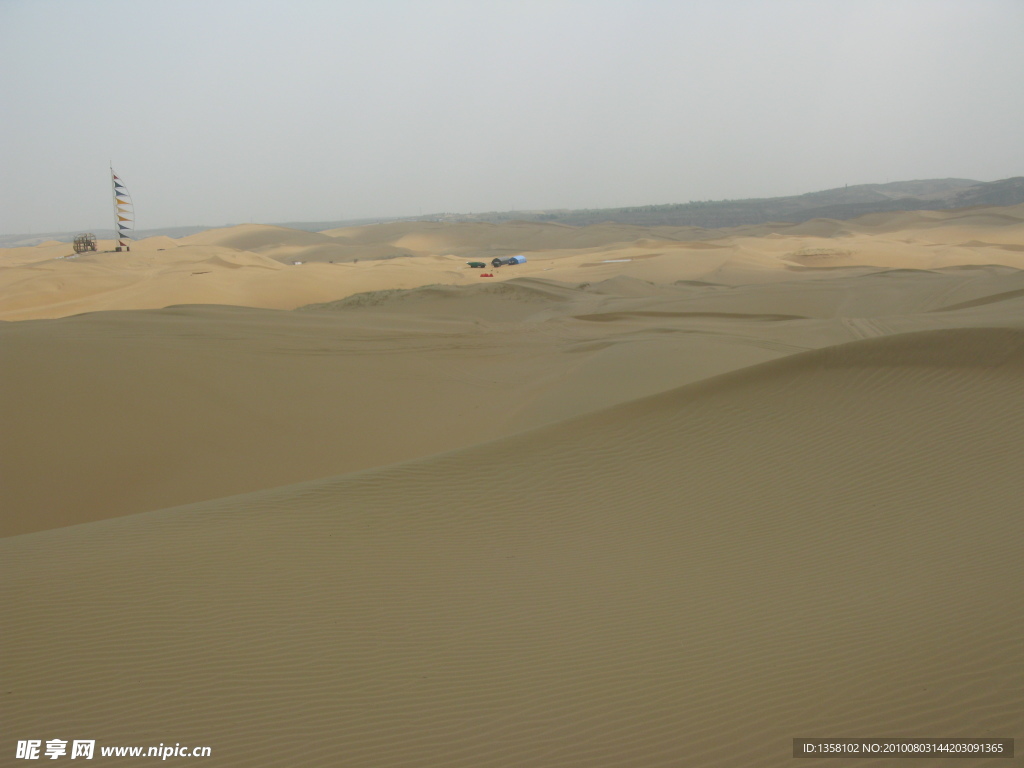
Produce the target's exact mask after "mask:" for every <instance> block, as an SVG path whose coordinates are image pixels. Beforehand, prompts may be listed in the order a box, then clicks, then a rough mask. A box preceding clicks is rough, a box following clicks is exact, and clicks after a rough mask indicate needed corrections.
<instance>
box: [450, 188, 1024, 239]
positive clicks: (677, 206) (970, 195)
mask: <svg viewBox="0 0 1024 768" xmlns="http://www.w3.org/2000/svg"><path fill="white" fill-rule="evenodd" d="M1022 202H1024V177H1020V176H1018V177H1015V178H1010V179H1003V180H1001V181H991V182H981V181H972V180H970V179H927V180H922V181H896V182H892V183H889V184H859V185H856V186H852V187H838V188H836V189H827V190H824V191H821V192H808V193H807V194H804V195H795V196H792V197H769V198H754V199H748V200H708V201H691V202H689V203H674V204H668V205H644V206H636V207H630V208H597V209H590V210H565V211H529V212H524V211H508V212H501V213H490V214H478V215H469V216H467V215H446V216H444V217H443V220H444V221H494V222H499V221H508V220H512V219H518V220H526V221H547V222H554V223H559V224H571V225H576V226H584V225H587V224H600V223H603V222H614V223H616V224H635V225H643V226H661V225H665V226H677V227H678V226H691V227H702V228H707V229H713V228H721V227H737V226H743V225H748V224H764V223H766V222H770V221H788V222H801V221H808V220H809V219H817V218H826V219H841V220H845V219H854V218H856V217H858V216H863V215H864V214H866V213H875V212H878V211H921V210H946V209H950V208H965V207H969V206H975V205H1016V204H1017V203H1022Z"/></svg>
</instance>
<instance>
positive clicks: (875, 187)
mask: <svg viewBox="0 0 1024 768" xmlns="http://www.w3.org/2000/svg"><path fill="white" fill-rule="evenodd" d="M1018 203H1024V176H1017V177H1014V178H1010V179H1003V180H1001V181H989V182H982V181H972V180H970V179H926V180H922V181H894V182H891V183H889V184H859V185H856V186H853V187H837V188H836V189H826V190H824V191H822V192H808V193H807V194H805V195H794V196H791V197H764V198H753V199H748V200H703V201H700V200H691V201H690V202H688V203H669V204H665V205H641V206H632V207H629V208H593V209H582V210H540V211H492V212H490V213H467V214H459V213H435V214H430V215H427V216H409V217H399V218H379V219H358V220H349V221H306V222H301V221H289V222H279V223H278V225H279V226H284V227H291V228H292V229H303V230H306V231H308V232H321V231H323V230H325V229H335V228H337V227H350V226H357V225H360V224H375V223H381V222H389V221H422V220H426V221H437V222H474V221H477V222H481V221H482V222H492V223H502V222H509V221H540V222H550V223H556V224H569V225H573V226H586V225H588V224H603V223H607V222H611V223H615V224H636V225H640V226H648V227H651V226H661V225H664V226H673V227H701V228H704V229H715V228H720V227H738V226H743V225H746V224H764V223H766V222H769V221H789V222H801V221H807V220H809V219H818V218H822V219H854V218H856V217H858V216H863V215H864V214H866V213H876V212H879V211H940V210H948V209H950V208H966V207H969V206H975V205H1017V204H1018ZM205 229H209V227H170V228H165V229H150V230H145V231H139V232H137V233H136V237H139V238H142V237H152V236H154V235H167V236H169V237H184V236H185V235H190V234H194V233H196V232H200V231H203V230H205ZM95 232H96V234H97V235H98V236H99V237H100V238H110V237H113V231H112V230H99V229H98V230H95ZM76 234H77V233H76V232H47V233H41V234H36V235H31V236H30V235H0V246H13V245H34V244H35V243H40V242H43V241H44V240H62V241H64V242H71V241H72V240H73V239H74V237H75V235H76Z"/></svg>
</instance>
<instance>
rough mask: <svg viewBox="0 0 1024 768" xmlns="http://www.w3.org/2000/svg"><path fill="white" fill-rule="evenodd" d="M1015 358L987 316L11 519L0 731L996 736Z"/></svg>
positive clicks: (1013, 504) (603, 742) (411, 739)
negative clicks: (81, 516) (310, 478)
mask: <svg viewBox="0 0 1024 768" xmlns="http://www.w3.org/2000/svg"><path fill="white" fill-rule="evenodd" d="M1022 364H1024V334H1022V333H1020V332H1014V331H1009V330H995V329H978V330H947V331H937V332H926V333H919V334H907V335H898V336H894V337H891V338H879V339H869V340H865V341H860V342H854V343H851V344H848V345H840V346H836V347H830V348H828V349H826V350H822V351H812V352H808V353H804V354H798V355H795V356H791V357H787V358H785V359H783V360H779V361H776V362H769V363H766V364H763V365H760V366H754V367H752V368H747V369H744V370H742V371H738V372H735V373H731V374H725V375H722V376H719V377H713V378H711V379H708V380H705V381H703V382H700V383H697V384H693V385H689V386H686V387H683V388H681V389H676V390H672V391H670V392H667V393H664V394H661V395H656V396H654V397H651V398H648V399H642V400H639V401H636V402H632V403H629V404H624V405H622V406H618V407H615V408H612V409H610V410H606V411H601V412H597V413H594V414H592V415H588V416H584V417H581V418H579V419H577V420H574V421H569V422H564V423H561V424H558V425H554V426H551V427H548V428H543V429H541V430H540V431H537V432H529V433H525V434H522V435H520V436H516V437H512V438H507V439H503V440H500V441H497V442H493V443H489V444H485V445H480V446H477V447H475V448H472V449H468V450H462V451H457V452H454V453H449V454H444V455H440V456H437V457H435V458H430V459H423V460H418V461H414V462H411V463H407V464H400V465H397V466H394V467H390V468H385V469H377V470H368V471H365V472H361V473H357V474H354V475H347V476H342V477H338V478H333V479H328V480H323V481H316V482H312V483H307V484H303V485H298V486H293V487H286V488H281V489H278V490H274V491H268V492H263V493H259V494H254V495H249V496H242V497H237V498H233V499H227V500H224V501H219V502H208V503H203V504H199V505H194V506H190V507H182V508H176V509H169V510H164V511H160V512H153V513H148V514H142V515H135V516H131V517H127V518H121V519H117V520H109V521H105V522H102V523H95V524H92V525H90V526H84V527H78V528H64V529H58V530H54V531H49V532H43V533H38V534H32V535H28V536H21V537H15V538H12V539H7V540H5V542H3V543H2V544H0V546H2V547H3V551H4V556H3V558H2V563H3V565H2V567H3V569H4V579H3V580H2V585H3V586H2V587H0V589H2V590H3V594H4V598H3V599H4V612H5V616H6V617H7V621H8V626H9V627H10V629H9V631H8V633H7V638H6V640H5V656H6V658H7V663H8V664H9V665H10V672H9V674H7V675H6V676H5V677H6V680H7V685H8V687H9V688H10V693H9V694H8V696H7V697H6V700H5V704H6V706H7V708H8V712H7V716H6V720H7V722H8V723H9V725H10V727H11V729H12V730H13V731H15V732H17V733H26V734H34V733H37V732H40V733H41V732H45V733H47V734H49V733H50V731H53V730H54V729H57V730H60V731H62V732H67V733H69V734H71V733H74V734H75V735H83V736H84V735H85V734H88V735H90V736H96V737H98V738H101V739H102V740H103V741H105V742H107V743H149V742H154V743H155V742H157V741H158V740H165V739H167V738H170V734H173V739H175V740H178V741H180V742H181V743H188V744H211V745H213V749H214V755H215V759H216V762H217V764H223V765H253V764H267V765H270V764H284V763H288V762H290V761H291V760H293V759H294V756H295V755H296V754H297V753H301V754H302V755H303V757H302V761H303V763H305V764H312V765H321V764H323V765H335V764H337V763H338V760H339V759H340V758H339V756H342V755H343V756H344V757H343V761H344V764H346V765H352V766H379V765H394V766H400V765H410V766H412V765H417V766H421V765H466V766H470V765H472V766H483V765H495V766H498V765H501V766H509V765H517V766H518V765H523V766H526V765H530V766H541V765H543V766H559V765H566V766H567V765H591V766H604V765H607V766H613V765H614V766H619V765H626V764H629V765H645V766H677V765H697V764H699V765H707V766H714V765H723V766H724V765H728V766H732V765H737V764H742V765H788V764H789V762H790V760H791V758H790V757H789V749H790V739H791V738H792V737H793V736H794V735H806V734H814V735H819V736H821V735H836V736H838V735H849V734H850V733H851V732H857V733H870V734H873V735H878V736H886V735H908V734H921V733H929V734H931V733H942V734H954V733H970V734H976V735H984V734H991V735H996V734H998V735H1000V736H1020V735H1022V734H1020V733H1019V730H1020V724H1021V722H1020V708H1019V707H1020V697H1019V692H1020V690H1021V687H1022V685H1024V677H1022V673H1021V670H1022V669H1024V658H1022V657H1021V646H1020V644H1019V642H1017V639H1016V638H1017V637H1018V630H1019V628H1020V614H1019V606H1020V583H1021V579H1022V577H1024V571H1022V562H1024V561H1022V560H1021V558H1020V557H1019V553H1018V551H1017V550H1018V543H1019V534H1020V519H1019V514H1018V512H1019V505H1018V500H1019V498H1020V497H1021V494H1022V493H1024V484H1022V483H1024V481H1022V480H1021V475H1020V472H1019V471H1018V469H1017V465H1018V463H1019V457H1020V455H1021V452H1022V450H1024V443H1022V440H1024V437H1022V435H1024V408H1022V405H1021V404H1022V401H1021V399H1020V397H1019V392H1020V381H1021V376H1022V374H1024V368H1022ZM97 563H102V567H101V568H97V567H96V564H97ZM129 607H132V608H131V609H129ZM271 724H272V727H270V726H271ZM876 764H881V763H880V762H878V763H876ZM934 764H939V762H936V763H934Z"/></svg>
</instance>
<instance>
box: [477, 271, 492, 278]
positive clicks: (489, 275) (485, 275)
mask: <svg viewBox="0 0 1024 768" xmlns="http://www.w3.org/2000/svg"><path fill="white" fill-rule="evenodd" d="M480 277H494V274H493V273H491V274H488V273H487V272H481V273H480Z"/></svg>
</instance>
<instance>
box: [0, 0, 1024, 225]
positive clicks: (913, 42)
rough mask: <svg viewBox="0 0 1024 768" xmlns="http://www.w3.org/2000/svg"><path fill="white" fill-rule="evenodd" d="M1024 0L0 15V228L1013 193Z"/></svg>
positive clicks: (105, 3) (82, 0)
mask: <svg viewBox="0 0 1024 768" xmlns="http://www.w3.org/2000/svg"><path fill="white" fill-rule="evenodd" d="M1022 41H1024V2H1022V0H883V1H881V2H875V1H874V0H857V2H851V1H849V0H842V1H840V0H835V1H834V2H833V1H831V0H806V1H802V2H796V1H791V0H745V1H744V0H701V1H699V2H698V1H697V0H690V1H687V0H665V1H663V2H659V1H657V0H646V1H645V0H585V1H581V2H570V1H568V0H565V1H562V0H546V2H530V0H514V1H511V2H497V1H495V2H490V1H489V0H474V1H472V2H446V1H445V0H420V1H419V2H399V1H398V0H362V1H360V2H355V1H353V2H346V1H345V0H287V2H285V0H281V1H280V2H268V1H261V0H202V1H201V2H193V0H162V1H157V0H152V1H149V0H74V1H71V0H64V1H61V0H0V68H2V69H0V71H2V78H0V109H2V112H0V116H2V117H0V156H2V158H3V160H2V162H3V165H2V168H0V233H6V234H11V233H31V232H42V231H48V230H84V229H99V228H109V227H110V226H112V222H111V218H112V215H111V213H110V187H109V180H108V170H107V168H108V164H109V163H110V162H112V163H113V165H114V169H115V170H116V171H117V173H118V175H120V176H121V177H122V178H123V179H124V181H125V182H126V184H127V185H128V188H129V190H130V191H131V193H132V195H133V197H134V199H135V205H136V211H137V217H138V227H139V228H140V229H145V228H153V227H163V226H174V225H177V224H180V225H187V224H206V225H220V224H226V223H239V222H247V221H256V222H275V221H303V220H305V221H311V220H333V219H348V218H358V217H371V216H390V215H416V214H418V213H423V214H427V213H432V212H438V211H453V212H469V211H488V210H507V209H532V208H582V207H608V206H620V205H643V204H649V203H670V202H687V201H689V200H700V199H721V198H742V197H762V196H774V195H785V194H799V193H802V192H808V191H812V190H818V189H827V188H830V187H836V186H842V185H843V184H847V183H848V184H860V183H872V182H884V181H887V180H891V181H897V180H905V179H915V178H918V179H919V178H939V177H947V176H957V177H966V178H974V179H979V180H983V181H992V180H995V179H1000V178H1006V177H1008V176H1019V175H1024V86H1022V84H1021V76H1022V73H1024V42H1022Z"/></svg>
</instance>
